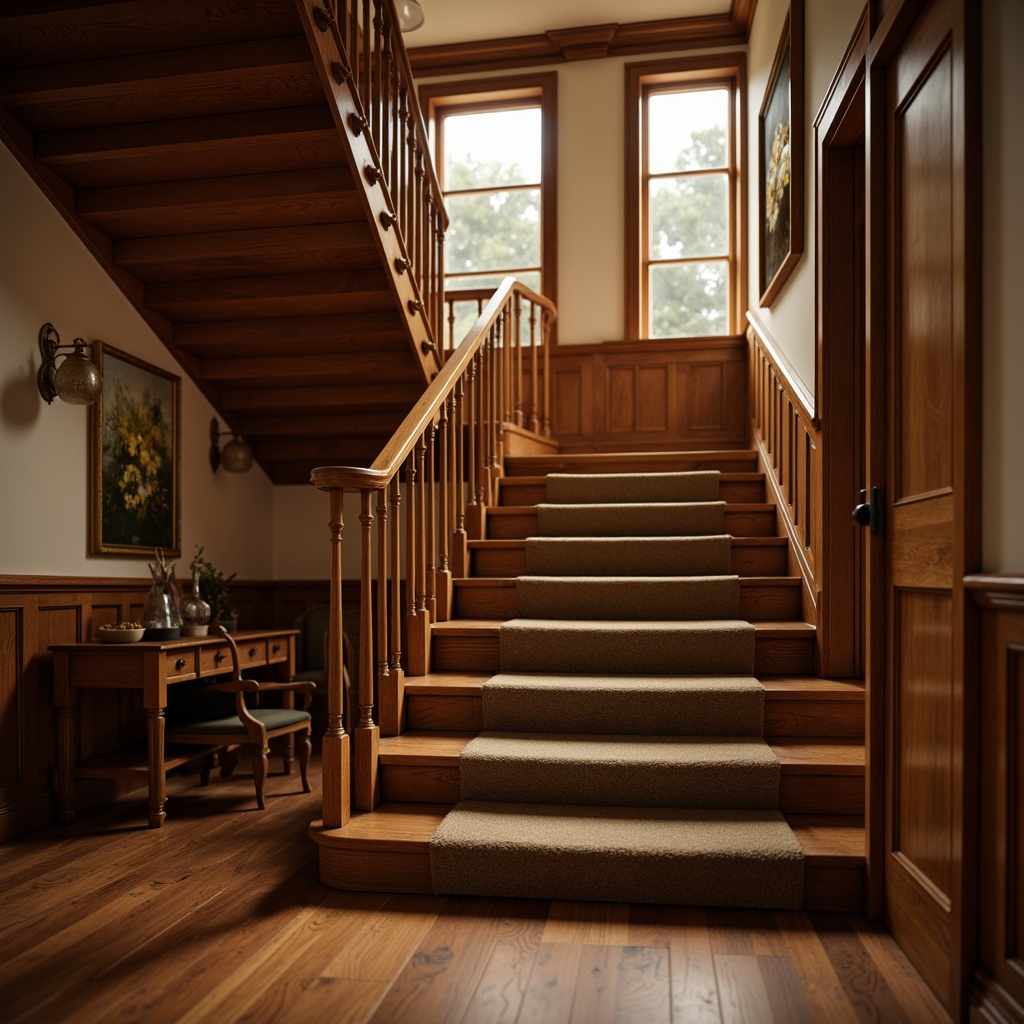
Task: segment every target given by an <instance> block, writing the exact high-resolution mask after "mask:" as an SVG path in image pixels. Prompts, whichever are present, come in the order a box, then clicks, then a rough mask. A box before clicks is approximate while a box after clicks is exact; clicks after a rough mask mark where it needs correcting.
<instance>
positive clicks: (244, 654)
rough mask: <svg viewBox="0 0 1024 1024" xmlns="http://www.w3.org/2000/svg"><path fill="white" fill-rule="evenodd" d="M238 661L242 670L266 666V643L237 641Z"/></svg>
mask: <svg viewBox="0 0 1024 1024" xmlns="http://www.w3.org/2000/svg"><path fill="white" fill-rule="evenodd" d="M238 660H239V662H241V665H242V668H251V667H252V666H254V665H266V663H267V641H266V640H239V641H238Z"/></svg>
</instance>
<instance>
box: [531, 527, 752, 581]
mask: <svg viewBox="0 0 1024 1024" xmlns="http://www.w3.org/2000/svg"><path fill="white" fill-rule="evenodd" d="M525 552H526V575H528V576H728V575H730V574H731V573H732V539H731V538H730V537H729V536H728V535H726V534H720V535H717V536H707V537H529V538H527V540H526V542H525Z"/></svg>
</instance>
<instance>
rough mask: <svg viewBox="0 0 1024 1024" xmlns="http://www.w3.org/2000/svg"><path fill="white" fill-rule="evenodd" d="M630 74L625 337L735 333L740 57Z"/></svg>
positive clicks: (739, 306) (739, 309) (739, 284)
mask: <svg viewBox="0 0 1024 1024" xmlns="http://www.w3.org/2000/svg"><path fill="white" fill-rule="evenodd" d="M721 61H722V58H721V57H716V58H715V66H714V67H708V66H707V63H706V62H703V63H702V62H700V61H697V60H693V59H686V60H677V61H659V62H656V63H653V64H632V65H628V66H627V68H626V75H627V98H628V105H627V111H628V113H627V126H626V130H627V133H628V135H627V141H626V159H627V173H626V187H627V223H626V237H627V246H628V248H627V253H628V263H627V272H626V308H627V314H626V336H627V338H633V339H637V338H686V337H716V336H722V335H731V334H735V333H736V332H737V330H738V329H739V323H740V318H741V316H742V313H743V309H744V307H745V304H746V295H745V276H744V274H743V272H742V263H743V261H742V259H741V256H742V253H743V252H744V251H745V237H746V233H745V230H744V225H743V218H742V216H741V211H742V209H743V205H742V200H743V186H742V182H741V174H740V173H739V171H740V168H741V167H742V166H743V160H742V159H741V153H742V150H743V140H744V127H743V125H742V123H740V122H741V121H742V114H741V112H740V103H739V91H740V86H741V83H742V75H743V57H742V55H728V56H727V58H726V62H725V64H724V65H723V63H721Z"/></svg>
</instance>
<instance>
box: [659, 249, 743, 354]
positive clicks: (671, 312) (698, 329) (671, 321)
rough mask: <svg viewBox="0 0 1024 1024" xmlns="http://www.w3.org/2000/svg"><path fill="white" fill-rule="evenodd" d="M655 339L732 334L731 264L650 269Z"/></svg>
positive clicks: (681, 265)
mask: <svg viewBox="0 0 1024 1024" xmlns="http://www.w3.org/2000/svg"><path fill="white" fill-rule="evenodd" d="M650 275H651V276H650V294H651V330H650V334H651V337H652V338H687V337H693V336H696V335H716V334H727V333H728V332H729V264H728V262H727V261H725V260H721V261H716V262H714V263H710V262H709V263H675V264H670V265H664V264H663V265H661V266H653V267H651V270H650Z"/></svg>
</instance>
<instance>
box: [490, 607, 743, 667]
mask: <svg viewBox="0 0 1024 1024" xmlns="http://www.w3.org/2000/svg"><path fill="white" fill-rule="evenodd" d="M754 637H755V629H754V627H753V626H752V625H751V624H750V623H749V622H743V621H740V620H738V619H710V620H707V621H704V622H681V621H675V620H669V621H635V622H632V621H604V620H586V619H583V620H571V619H510V620H509V621H508V622H505V623H503V624H502V626H501V629H500V630H499V633H498V643H499V649H500V664H501V669H502V671H505V672H567V673H570V672H583V673H598V674H601V675H614V674H618V673H627V674H630V675H701V674H713V675H749V674H751V673H752V672H753V668H754Z"/></svg>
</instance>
